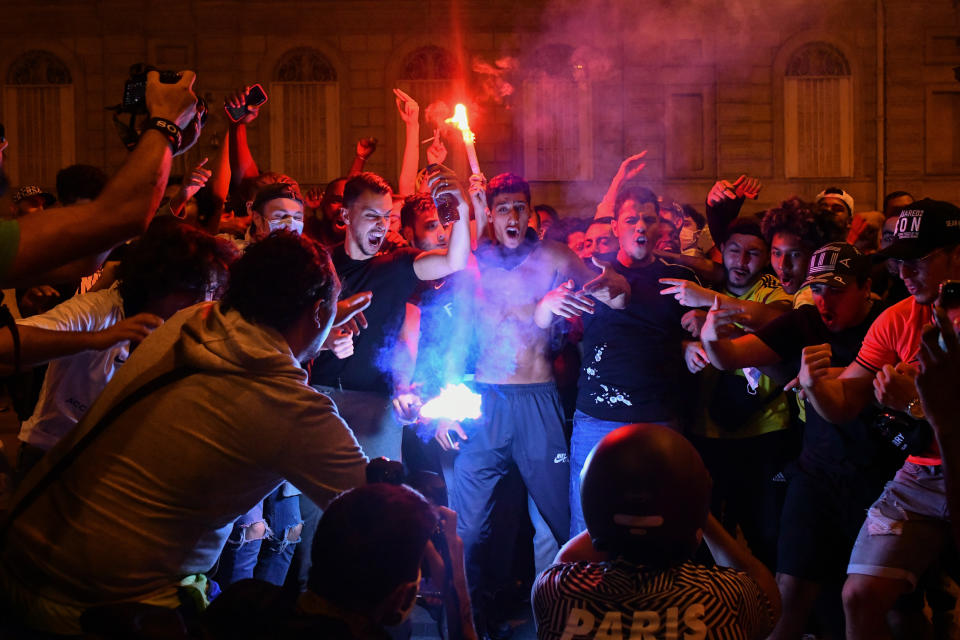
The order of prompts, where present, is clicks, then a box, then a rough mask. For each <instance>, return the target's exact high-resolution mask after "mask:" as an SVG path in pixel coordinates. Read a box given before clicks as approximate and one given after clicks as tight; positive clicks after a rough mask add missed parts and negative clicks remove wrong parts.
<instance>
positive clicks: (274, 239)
mask: <svg viewBox="0 0 960 640" xmlns="http://www.w3.org/2000/svg"><path fill="white" fill-rule="evenodd" d="M339 293H340V282H339V280H338V279H337V276H336V273H335V272H334V270H333V264H332V263H331V262H330V255H329V254H328V253H327V251H326V249H324V248H323V246H321V245H320V244H319V243H318V242H316V241H315V240H311V239H310V238H306V237H304V236H300V235H297V234H295V233H290V232H289V231H274V232H273V233H271V234H270V235H269V236H267V237H266V238H264V239H263V240H260V241H258V242H255V243H253V244H251V245H250V246H249V247H247V250H246V252H245V253H244V254H243V256H242V257H241V258H240V259H239V260H237V261H236V262H235V263H234V264H233V267H231V269H230V284H229V285H228V286H227V292H226V293H225V294H224V296H223V308H224V310H228V309H236V310H237V311H238V312H240V315H242V316H243V317H244V318H245V319H246V320H247V321H249V322H253V323H255V324H262V325H266V326H268V327H271V328H273V329H276V330H277V331H280V332H283V331H286V330H287V329H289V328H290V327H291V326H293V324H294V322H296V321H297V320H298V319H299V318H300V317H301V315H302V314H303V312H304V311H306V310H307V309H310V308H312V307H313V306H314V305H315V304H316V303H317V301H318V300H331V299H335V298H336V297H337V295H339Z"/></svg>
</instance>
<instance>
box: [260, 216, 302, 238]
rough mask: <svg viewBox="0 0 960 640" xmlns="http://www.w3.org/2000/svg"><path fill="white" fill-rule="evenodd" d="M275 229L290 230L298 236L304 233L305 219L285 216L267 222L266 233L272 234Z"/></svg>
mask: <svg viewBox="0 0 960 640" xmlns="http://www.w3.org/2000/svg"><path fill="white" fill-rule="evenodd" d="M274 231H290V232H291V233H295V234H297V235H298V236H299V235H301V234H302V233H303V220H297V219H296V218H294V217H293V216H284V217H282V218H280V219H279V220H270V221H268V222H267V229H266V234H264V235H270V234H271V233H273V232H274Z"/></svg>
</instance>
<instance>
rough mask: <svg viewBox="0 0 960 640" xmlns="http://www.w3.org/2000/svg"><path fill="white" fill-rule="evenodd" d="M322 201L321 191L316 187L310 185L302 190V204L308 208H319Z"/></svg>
mask: <svg viewBox="0 0 960 640" xmlns="http://www.w3.org/2000/svg"><path fill="white" fill-rule="evenodd" d="M322 203H323V191H321V190H320V189H318V188H317V187H310V188H309V189H307V190H306V191H304V192H303V204H304V205H306V206H307V208H308V209H319V208H320V205H321V204H322Z"/></svg>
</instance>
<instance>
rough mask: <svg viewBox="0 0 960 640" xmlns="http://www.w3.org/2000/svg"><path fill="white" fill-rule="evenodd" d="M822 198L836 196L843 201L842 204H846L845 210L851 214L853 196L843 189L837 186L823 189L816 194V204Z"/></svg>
mask: <svg viewBox="0 0 960 640" xmlns="http://www.w3.org/2000/svg"><path fill="white" fill-rule="evenodd" d="M824 198H838V199H839V200H841V201H842V202H843V204H845V205H847V211H849V212H850V215H851V216H852V215H853V196H852V195H850V194H849V193H847V192H846V191H844V190H843V189H840V188H839V187H829V188H827V189H824V190H823V191H821V192H820V193H818V194H817V204H820V201H821V200H823V199H824Z"/></svg>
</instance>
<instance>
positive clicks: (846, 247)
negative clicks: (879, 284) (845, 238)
mask: <svg viewBox="0 0 960 640" xmlns="http://www.w3.org/2000/svg"><path fill="white" fill-rule="evenodd" d="M870 267H871V262H870V259H869V258H868V257H867V256H865V255H864V254H862V253H860V250H859V249H857V248H856V247H855V246H853V245H852V244H847V243H846V242H830V243H828V244H825V245H823V246H822V247H820V248H819V249H817V250H816V251H814V252H813V255H812V256H811V257H810V270H809V271H807V279H806V280H805V281H804V283H803V286H805V287H808V286H810V285H812V284H825V285H827V286H828V287H845V286H847V285H848V284H850V283H851V282H856V281H857V278H858V277H864V276H867V275H869V274H870Z"/></svg>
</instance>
